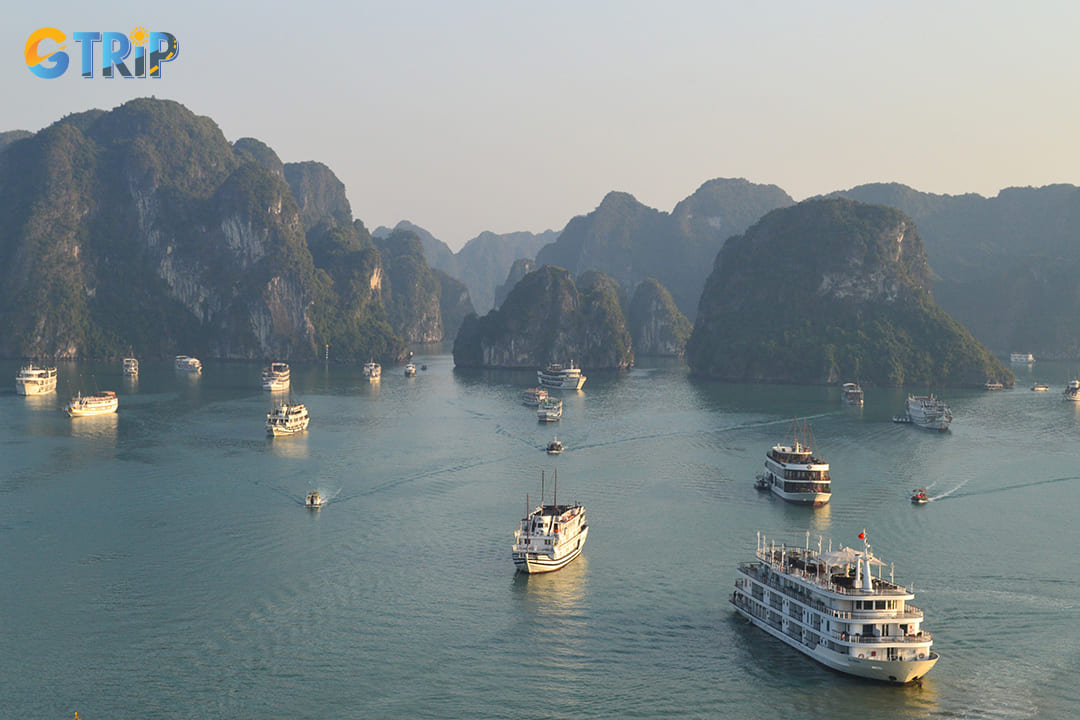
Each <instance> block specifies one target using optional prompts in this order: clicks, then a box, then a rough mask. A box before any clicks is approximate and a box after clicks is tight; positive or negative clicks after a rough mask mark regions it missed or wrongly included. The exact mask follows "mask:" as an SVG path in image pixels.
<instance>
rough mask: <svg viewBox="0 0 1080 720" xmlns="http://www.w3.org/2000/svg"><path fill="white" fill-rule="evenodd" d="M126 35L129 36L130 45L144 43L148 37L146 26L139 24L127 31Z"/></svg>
mask: <svg viewBox="0 0 1080 720" xmlns="http://www.w3.org/2000/svg"><path fill="white" fill-rule="evenodd" d="M128 37H129V38H131V44H132V45H145V44H146V41H147V40H149V39H150V33H148V32H146V28H144V27H143V26H142V25H140V26H139V27H137V28H134V29H133V30H132V31H131V32H130V33H128Z"/></svg>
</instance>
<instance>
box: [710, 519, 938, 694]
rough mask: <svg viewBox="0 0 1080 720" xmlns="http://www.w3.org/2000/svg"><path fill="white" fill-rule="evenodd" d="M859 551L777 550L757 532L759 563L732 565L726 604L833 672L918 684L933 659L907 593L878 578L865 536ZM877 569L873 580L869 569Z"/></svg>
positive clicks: (929, 642) (919, 617) (927, 636)
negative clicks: (734, 570)
mask: <svg viewBox="0 0 1080 720" xmlns="http://www.w3.org/2000/svg"><path fill="white" fill-rule="evenodd" d="M859 538H860V539H861V540H862V541H863V547H862V549H861V550H854V549H852V548H849V547H841V548H840V549H839V550H837V551H835V552H834V551H833V550H832V542H831V541H830V543H829V550H828V551H827V552H823V551H822V547H821V540H820V539H819V540H818V544H817V548H816V549H811V548H810V533H807V534H806V543H805V546H804V547H791V546H787V545H783V544H781V545H777V544H776V542H775V540H773V541H769V540H766V539H765V538H763V537H762V536H761V533H758V543H757V549H756V551H755V555H756V556H757V560H755V561H753V562H746V563H740V564H739V565H738V579H736V581H735V592H734V593H732V595H731V604H732V605H734V606H735V610H736V612H738V613H739V614H740V615H742V616H743V617H745V618H746V619H747V620H749V621H750V622H751V623H753V624H754V625H756V626H758V627H759V628H761V629H762V630H764V631H765V632H767V633H769V634H770V635H772V636H773V637H775V638H777V639H778V640H782V641H783V642H785V643H787V644H788V645H790V646H791V647H793V648H795V649H797V650H799V651H800V652H802V653H803V654H805V655H808V656H810V657H811V658H813V659H814V660H817V661H818V662H819V663H821V664H823V665H826V666H828V667H830V668H833V669H834V670H839V671H840V672H844V673H848V674H851V675H857V676H859V677H864V678H870V679H872V680H881V681H883V682H887V683H895V684H908V683H915V682H919V681H920V680H922V678H923V676H925V675H926V673H928V672H930V668H932V667H934V663H936V662H937V661H938V654H937V653H936V652H934V651H933V650H932V649H931V648H932V645H933V638H932V636H931V635H930V633H928V632H926V631H924V630H923V629H922V623H923V612H922V610H920V609H919V608H917V607H915V606H914V605H911V604H910V601H911V600H913V599H914V598H915V594H914V592H913V591H912V590H911V589H910V588H905V587H903V586H901V585H897V584H896V583H894V582H893V573H892V568H891V566H890V569H889V579H888V580H886V579H885V578H884V577H883V574H884V573H883V569H884V566H885V563H883V562H882V561H881V560H879V559H878V558H876V557H874V554H873V552H872V551H871V548H870V545H869V543H868V542H867V541H866V531H865V530H864V531H863V532H862V533H860V534H859ZM875 568H877V575H876V577H875V575H874V569H875Z"/></svg>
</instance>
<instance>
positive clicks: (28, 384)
mask: <svg viewBox="0 0 1080 720" xmlns="http://www.w3.org/2000/svg"><path fill="white" fill-rule="evenodd" d="M51 392H56V368H55V367H42V366H41V365H34V363H30V364H29V365H23V366H22V367H21V368H19V374H18V375H16V376H15V393H16V394H18V395H46V394H48V393H51Z"/></svg>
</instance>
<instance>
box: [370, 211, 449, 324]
mask: <svg viewBox="0 0 1080 720" xmlns="http://www.w3.org/2000/svg"><path fill="white" fill-rule="evenodd" d="M375 244H376V247H377V248H378V249H379V252H380V253H381V254H382V259H383V265H384V267H385V268H386V277H385V279H384V281H383V288H382V299H383V304H384V305H385V306H386V313H387V319H388V320H389V322H390V325H391V327H393V328H394V329H395V330H397V331H398V332H399V333H400V334H401V336H402V337H403V338H404V339H405V342H409V343H432V342H439V341H440V340H442V339H443V323H442V307H441V305H440V302H439V301H440V296H441V293H442V288H441V287H440V286H439V281H438V280H437V279H436V277H435V275H434V273H432V271H431V269H430V268H429V267H428V265H427V261H425V260H424V249H423V246H422V245H421V244H420V238H418V237H417V236H416V234H415V233H412V232H409V231H405V230H398V231H394V232H393V233H391V234H390V237H388V238H386V239H384V240H376V243H375Z"/></svg>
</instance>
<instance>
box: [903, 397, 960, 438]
mask: <svg viewBox="0 0 1080 720" xmlns="http://www.w3.org/2000/svg"><path fill="white" fill-rule="evenodd" d="M906 409H907V416H908V418H909V419H910V420H911V423H912V424H913V425H918V426H919V427H921V428H926V429H927V430H938V431H940V432H945V431H946V430H948V429H949V423H951V422H952V410H950V409H949V406H948V405H946V404H945V403H944V402H942V401H941V400H940V399H939V398H936V397H934V396H933V395H908V399H907V404H906Z"/></svg>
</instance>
